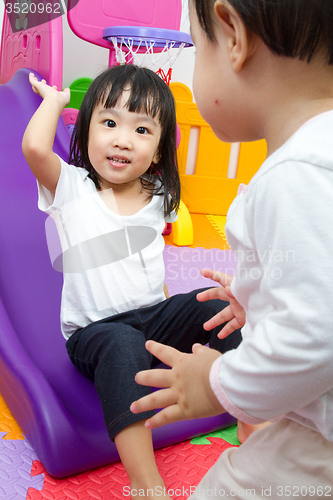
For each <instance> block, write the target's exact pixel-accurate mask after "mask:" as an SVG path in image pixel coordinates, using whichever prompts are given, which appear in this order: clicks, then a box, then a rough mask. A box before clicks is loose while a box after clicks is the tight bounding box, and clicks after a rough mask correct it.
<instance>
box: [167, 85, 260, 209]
mask: <svg viewBox="0 0 333 500" xmlns="http://www.w3.org/2000/svg"><path fill="white" fill-rule="evenodd" d="M170 88H171V90H172V92H173V94H174V97H175V100H176V113H177V123H178V125H179V128H180V130H181V141H180V145H179V147H178V163H179V170H180V179H181V184H182V200H183V202H184V204H185V205H186V206H187V208H188V210H189V212H191V213H200V214H215V215H226V214H227V211H228V208H229V206H230V204H231V202H232V201H233V199H234V198H235V197H236V195H237V190H238V187H239V185H240V184H241V183H244V184H248V183H249V181H250V179H251V177H253V175H254V174H255V173H256V172H257V170H258V169H259V167H260V166H261V164H262V163H263V161H264V160H265V158H266V155H267V145H266V141H265V140H262V141H257V142H248V143H241V144H240V145H236V147H235V145H231V144H227V143H225V142H222V141H220V140H219V139H218V138H217V137H216V136H215V134H214V132H213V131H212V129H211V127H210V126H209V125H208V123H207V122H205V120H204V119H203V118H202V117H201V115H200V113H199V110H198V107H197V105H196V104H195V103H194V102H193V96H192V92H191V91H190V89H189V88H188V87H187V86H186V85H184V84H182V83H171V84H170ZM193 129H194V130H195V138H196V139H195V140H194V141H193V140H192V141H191V130H193ZM190 155H192V158H193V165H194V169H193V171H191V172H190V173H189V172H188V159H189V156H190ZM231 163H234V167H235V168H234V174H233V175H231V174H230V164H231Z"/></svg>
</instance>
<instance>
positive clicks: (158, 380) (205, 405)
mask: <svg viewBox="0 0 333 500" xmlns="http://www.w3.org/2000/svg"><path fill="white" fill-rule="evenodd" d="M146 348H147V350H148V351H149V352H150V353H151V354H153V356H156V357H157V358H159V359H160V360H161V361H162V362H163V363H165V364H167V365H169V366H171V368H172V369H171V370H163V369H158V368H157V369H154V370H146V371H142V372H139V373H138V374H137V375H136V377H135V380H136V382H137V383H138V384H140V385H147V386H154V387H162V388H163V389H162V390H160V391H156V392H153V393H152V394H149V395H148V396H145V397H143V398H141V399H139V400H138V401H135V402H134V403H133V404H132V405H131V411H132V412H133V413H141V412H143V411H147V410H151V409H156V408H164V409H163V410H162V411H160V412H158V413H157V414H156V415H155V416H154V417H152V418H150V419H149V420H147V421H146V424H145V425H146V427H148V428H151V429H153V428H155V427H160V426H162V425H165V424H169V423H171V422H177V421H179V420H188V419H192V418H200V417H210V416H214V415H219V414H220V413H224V412H225V410H224V408H223V407H222V406H221V405H220V403H219V402H218V400H217V398H216V396H215V394H214V392H213V391H212V389H211V387H210V383H209V372H210V369H211V366H212V364H213V362H214V361H215V359H217V358H218V357H219V356H221V353H219V352H218V351H215V350H214V349H209V348H208V347H205V346H202V345H200V344H194V345H193V347H192V351H193V354H184V353H182V352H179V351H177V349H174V348H173V347H169V346H166V345H163V344H159V343H157V342H154V341H152V340H150V341H148V342H147V343H146Z"/></svg>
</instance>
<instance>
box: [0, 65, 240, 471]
mask: <svg viewBox="0 0 333 500" xmlns="http://www.w3.org/2000/svg"><path fill="white" fill-rule="evenodd" d="M28 74H29V70H28V69H20V70H18V71H17V73H15V75H14V76H13V78H12V79H11V80H10V81H9V82H8V83H7V84H5V85H1V86H0V109H1V115H0V169H1V181H0V213H1V216H0V393H1V394H2V396H3V397H4V399H5V401H6V403H7V405H8V407H9V409H10V410H11V412H12V414H13V416H14V418H15V419H16V420H17V422H18V424H19V425H20V426H21V428H22V430H23V432H24V435H25V437H26V438H27V439H28V441H29V442H30V443H31V445H32V446H33V448H34V450H35V452H36V454H37V456H38V458H39V460H40V461H41V462H42V463H43V465H44V467H45V468H46V470H47V471H48V472H49V473H50V474H51V475H53V476H55V477H64V476H68V475H71V474H76V473H78V472H82V471H84V470H87V469H90V468H94V467H98V466H101V465H105V464H108V463H111V462H114V461H117V460H119V457H118V453H117V450H116V447H115V445H114V443H112V442H111V441H110V439H109V437H108V434H107V431H106V428H105V426H104V421H103V415H102V410H101V406H100V403H99V400H98V397H97V394H96V391H95V387H94V384H93V382H91V381H90V380H88V379H86V378H85V377H84V376H83V375H81V374H80V373H79V372H78V371H77V370H76V368H75V367H74V366H73V365H72V364H71V362H70V360H69V358H68V356H67V352H66V349H65V339H64V338H63V337H62V335H61V332H60V320H59V315H60V296H61V287H62V275H61V273H59V272H56V271H54V270H53V268H52V265H51V262H50V257H49V254H48V250H47V244H46V237H45V219H46V216H45V214H43V213H42V212H40V211H39V210H38V208H37V186H36V180H35V178H34V176H33V174H32V173H31V171H30V169H29V167H28V165H27V163H26V161H25V159H24V157H23V154H22V150H21V141H22V137H23V133H24V130H25V128H26V126H27V124H28V121H29V119H30V118H31V116H32V115H33V113H34V112H35V110H36V109H37V107H38V105H39V104H40V102H41V99H40V97H39V96H37V95H36V94H34V92H33V91H32V89H31V86H30V84H29V81H28ZM36 76H38V77H40V75H38V74H36ZM54 150H55V152H56V153H57V154H58V155H59V156H61V157H62V158H64V159H65V160H67V159H68V150H69V133H68V131H67V129H66V126H65V124H64V122H63V121H62V120H60V121H59V124H58V129H57V134H56V140H55V144H54ZM120 383H121V381H120ZM233 422H234V419H233V417H231V416H230V415H228V414H224V415H221V416H218V417H214V418H209V419H200V420H193V421H187V422H178V423H176V424H170V425H168V426H166V427H164V428H161V429H156V430H155V431H153V437H154V446H155V448H161V447H165V446H169V445H171V444H173V443H176V442H179V441H183V440H186V439H189V438H191V437H193V436H196V435H200V434H204V433H207V432H210V431H214V430H217V429H219V428H222V427H225V426H227V425H230V424H232V423H233Z"/></svg>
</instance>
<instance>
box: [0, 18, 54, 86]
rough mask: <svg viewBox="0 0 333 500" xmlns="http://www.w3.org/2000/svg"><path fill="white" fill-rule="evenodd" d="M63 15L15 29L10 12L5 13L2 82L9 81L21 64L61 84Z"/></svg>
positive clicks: (0, 77) (0, 79) (0, 74)
mask: <svg viewBox="0 0 333 500" xmlns="http://www.w3.org/2000/svg"><path fill="white" fill-rule="evenodd" d="M62 46H63V37H62V19H61V17H57V18H56V19H53V20H52V21H50V22H49V23H45V24H42V25H41V26H35V27H33V28H29V19H28V28H27V29H25V30H22V31H18V32H16V33H13V31H12V28H11V25H10V22H9V20H8V16H7V14H6V13H5V14H4V20H3V28H2V40H1V52H0V83H7V82H8V81H9V80H10V79H11V77H12V76H13V75H14V74H15V73H16V71H17V70H18V69H19V68H30V69H33V70H35V71H37V72H38V73H40V74H41V75H43V77H44V78H45V80H47V82H48V83H49V84H50V85H57V87H58V88H59V89H61V88H62V69H63V53H62Z"/></svg>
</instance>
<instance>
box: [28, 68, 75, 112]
mask: <svg viewBox="0 0 333 500" xmlns="http://www.w3.org/2000/svg"><path fill="white" fill-rule="evenodd" d="M29 82H30V84H31V86H32V90H33V91H34V92H35V94H38V95H40V96H41V97H42V98H43V99H45V98H46V97H49V96H54V97H55V98H56V99H57V100H58V101H59V105H60V106H61V107H62V109H63V108H64V107H65V106H67V104H68V103H69V101H70V90H69V88H66V89H64V90H63V91H60V92H58V90H57V87H56V85H54V86H53V87H50V85H48V84H47V83H46V81H45V80H41V81H39V80H38V79H37V78H36V77H35V75H34V74H33V73H29Z"/></svg>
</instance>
